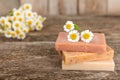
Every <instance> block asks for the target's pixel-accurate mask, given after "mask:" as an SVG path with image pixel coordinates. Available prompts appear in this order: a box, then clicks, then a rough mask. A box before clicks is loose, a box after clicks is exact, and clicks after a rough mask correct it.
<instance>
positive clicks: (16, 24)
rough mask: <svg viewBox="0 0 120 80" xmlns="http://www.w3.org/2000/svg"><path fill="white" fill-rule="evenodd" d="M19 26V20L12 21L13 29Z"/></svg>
mask: <svg viewBox="0 0 120 80" xmlns="http://www.w3.org/2000/svg"><path fill="white" fill-rule="evenodd" d="M20 26H21V23H20V22H19V21H14V22H13V29H14V30H16V29H18V28H20Z"/></svg>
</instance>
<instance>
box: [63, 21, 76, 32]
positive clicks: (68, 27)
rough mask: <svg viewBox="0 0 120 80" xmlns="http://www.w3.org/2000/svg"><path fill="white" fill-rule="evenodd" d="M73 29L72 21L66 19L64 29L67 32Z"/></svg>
mask: <svg viewBox="0 0 120 80" xmlns="http://www.w3.org/2000/svg"><path fill="white" fill-rule="evenodd" d="M73 29H74V24H73V22H72V21H67V22H66V24H65V25H64V30H65V31H66V32H69V31H71V30H73Z"/></svg>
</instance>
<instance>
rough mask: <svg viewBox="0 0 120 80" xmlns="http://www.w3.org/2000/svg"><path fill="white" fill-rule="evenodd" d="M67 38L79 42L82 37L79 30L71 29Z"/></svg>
mask: <svg viewBox="0 0 120 80" xmlns="http://www.w3.org/2000/svg"><path fill="white" fill-rule="evenodd" d="M67 38H68V41H70V42H78V41H79V39H80V35H79V32H78V31H76V30H73V31H70V32H69V34H68V36H67Z"/></svg>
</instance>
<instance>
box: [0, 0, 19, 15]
mask: <svg viewBox="0 0 120 80" xmlns="http://www.w3.org/2000/svg"><path fill="white" fill-rule="evenodd" d="M18 7H19V0H0V16H3V15H7V14H8V12H9V11H10V10H12V9H13V8H18Z"/></svg>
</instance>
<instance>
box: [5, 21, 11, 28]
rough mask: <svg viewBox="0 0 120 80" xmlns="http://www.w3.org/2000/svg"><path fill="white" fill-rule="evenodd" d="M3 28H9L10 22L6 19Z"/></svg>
mask: <svg viewBox="0 0 120 80" xmlns="http://www.w3.org/2000/svg"><path fill="white" fill-rule="evenodd" d="M4 29H5V30H8V29H11V23H10V22H8V21H6V22H5V24H4Z"/></svg>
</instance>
